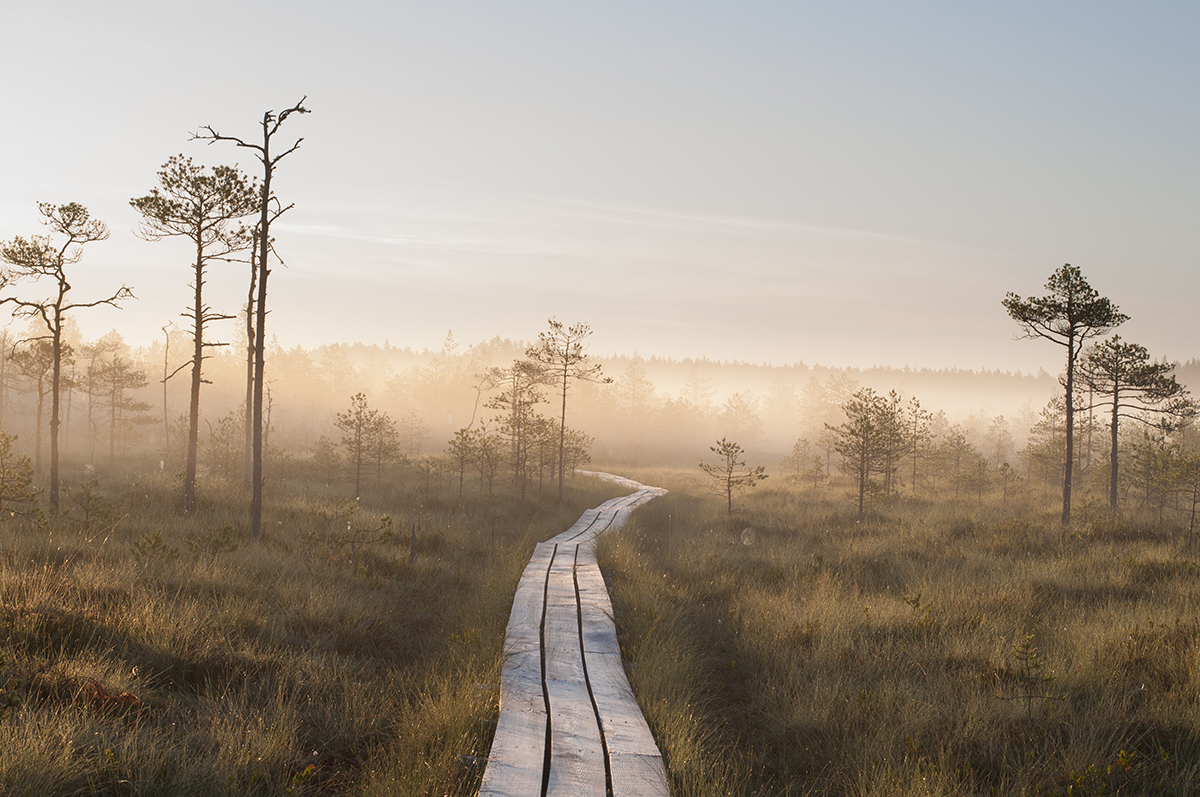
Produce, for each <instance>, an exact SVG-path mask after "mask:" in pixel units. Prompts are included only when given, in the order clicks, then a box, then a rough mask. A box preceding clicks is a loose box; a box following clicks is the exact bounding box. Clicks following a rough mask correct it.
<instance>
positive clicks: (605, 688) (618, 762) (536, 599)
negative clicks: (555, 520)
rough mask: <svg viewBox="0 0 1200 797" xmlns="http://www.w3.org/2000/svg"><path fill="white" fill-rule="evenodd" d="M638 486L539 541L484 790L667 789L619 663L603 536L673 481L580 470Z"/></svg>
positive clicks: (578, 793)
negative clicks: (598, 549)
mask: <svg viewBox="0 0 1200 797" xmlns="http://www.w3.org/2000/svg"><path fill="white" fill-rule="evenodd" d="M580 473H586V474H588V475H592V476H599V477H600V478H605V479H609V480H612V481H616V482H618V483H621V484H624V485H625V486H627V487H629V488H630V489H631V490H634V492H633V493H632V494H631V495H627V496H625V497H623V498H614V499H612V500H611V501H606V502H605V503H604V504H602V505H601V506H599V507H597V508H596V509H589V510H588V511H586V512H584V513H583V516H582V517H580V518H579V520H578V521H576V523H575V525H573V526H571V528H569V529H567V530H566V531H564V532H563V533H562V534H559V535H558V536H557V537H554V538H553V539H551V540H547V541H546V542H543V543H540V544H539V545H538V546H537V549H536V550H535V551H534V554H533V558H532V559H530V561H529V565H528V566H527V567H526V568H525V572H524V573H523V574H522V576H521V582H520V584H519V586H518V587H517V594H516V597H515V598H514V600H513V609H512V615H511V616H510V617H509V621H508V629H507V631H506V632H505V639H504V666H503V669H502V671H501V676H500V719H499V721H498V722H497V724H496V738H495V741H493V742H492V751H491V754H490V755H489V757H488V763H487V769H485V770H484V773H483V785H482V786H481V787H480V789H479V794H480V796H481V797H539V795H540V796H541V797H550V796H552V795H559V796H561V797H588V796H590V795H595V797H605V795H606V794H611V795H613V796H614V797H624V796H625V795H662V797H667V795H668V791H667V775H666V770H665V769H664V768H663V760H662V754H661V753H660V752H659V750H658V747H657V746H656V745H655V743H654V737H653V736H651V734H650V728H649V726H648V725H647V724H646V720H645V718H644V717H643V716H642V712H641V710H640V709H639V708H638V705H637V701H635V700H634V697H633V692H632V690H631V689H630V688H629V680H628V679H627V678H626V677H625V669H624V666H623V665H622V662H621V648H620V646H619V645H618V644H617V632H616V627H615V626H614V625H613V620H612V603H611V601H610V600H609V597H608V590H607V589H606V588H605V586H604V579H603V578H602V577H601V575H600V568H599V567H598V566H597V564H596V555H595V539H596V537H597V535H599V534H601V533H603V532H605V531H607V530H608V529H610V528H618V527H620V526H621V525H623V524H624V523H625V521H626V520H627V519H628V517H629V513H630V512H631V511H632V510H633V508H634V507H636V506H638V505H639V504H643V503H645V502H646V501H649V500H651V499H652V498H655V497H657V496H659V495H662V494H663V493H664V492H666V491H665V490H661V489H659V488H657V487H646V486H645V485H642V484H638V483H637V482H634V481H631V480H629V479H623V478H621V477H619V476H611V475H609V474H602V473H592V472H590V471H580Z"/></svg>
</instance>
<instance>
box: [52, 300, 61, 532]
mask: <svg viewBox="0 0 1200 797" xmlns="http://www.w3.org/2000/svg"><path fill="white" fill-rule="evenodd" d="M62 293H63V292H62V289H61V288H60V289H59V303H60V304H61V303H62ZM53 341H54V375H53V379H52V381H51V382H50V511H51V513H53V514H56V515H57V514H58V424H59V417H58V413H59V391H58V386H59V379H60V378H61V377H62V315H61V313H60V311H59V310H58V308H57V307H55V308H54V335H53Z"/></svg>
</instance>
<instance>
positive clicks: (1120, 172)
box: [0, 0, 1200, 370]
mask: <svg viewBox="0 0 1200 797" xmlns="http://www.w3.org/2000/svg"><path fill="white" fill-rule="evenodd" d="M0 26H2V27H3V29H4V30H5V31H7V32H8V35H6V36H5V43H4V45H3V47H0V74H3V75H4V78H3V86H4V90H5V91H4V94H5V105H4V108H5V112H4V120H3V123H2V124H0V237H3V238H5V239H7V238H11V237H12V236H14V235H18V234H20V235H27V234H30V233H33V232H36V231H37V221H36V214H35V209H34V203H35V202H36V201H38V200H45V201H53V202H66V201H79V202H83V203H85V204H87V205H88V206H89V207H90V208H91V209H92V210H93V212H94V214H95V215H97V216H99V217H100V218H103V219H104V220H106V221H107V222H108V223H109V225H110V226H111V227H112V231H113V235H112V238H111V240H109V241H107V242H104V243H101V244H96V245H94V246H93V247H92V249H91V250H90V251H89V252H88V253H87V255H86V257H85V260H84V262H83V263H82V264H81V265H80V267H79V268H80V269H81V271H80V272H79V278H78V279H77V280H76V281H75V284H76V286H77V289H78V290H79V291H80V295H81V296H83V295H84V292H85V291H90V290H93V289H92V288H91V287H90V286H92V285H98V286H100V287H98V288H96V289H95V290H100V289H103V288H104V287H106V286H108V285H111V284H113V283H114V282H117V281H120V280H122V279H124V280H125V281H126V282H127V283H128V284H130V285H131V286H132V287H133V288H134V289H135V291H136V293H137V294H138V295H139V296H140V297H141V299H140V301H138V302H136V303H132V304H131V305H130V306H129V307H128V308H127V309H126V310H124V311H123V312H122V313H120V314H116V313H107V312H95V313H92V314H90V315H89V316H83V315H81V316H80V318H79V320H80V323H81V325H82V326H83V328H84V330H85V332H87V333H88V334H91V335H95V334H100V333H102V332H104V331H106V330H107V329H108V328H111V327H113V326H117V327H118V328H119V329H120V330H121V331H122V333H123V334H125V335H126V337H127V338H128V339H130V340H131V341H133V342H145V341H148V340H150V339H152V338H153V337H155V336H156V335H158V334H160V333H159V328H160V327H161V326H162V325H163V324H164V323H166V322H167V321H169V320H172V319H173V318H175V319H177V313H178V312H179V311H180V310H182V309H183V307H184V305H185V303H186V302H187V300H188V290H189V289H188V287H187V281H188V273H187V265H186V264H187V262H188V253H187V251H186V246H185V245H184V244H182V243H159V244H149V243H145V242H142V241H139V240H137V239H136V238H135V237H134V236H133V235H132V233H131V230H132V229H133V227H134V226H135V225H136V222H137V217H136V215H135V214H134V212H133V211H132V209H130V208H129V207H128V205H127V202H128V199H129V198H130V197H132V196H136V195H141V194H143V193H145V192H146V191H147V190H148V189H149V188H150V187H151V186H152V185H153V183H154V178H155V172H156V170H157V169H158V168H159V166H160V165H161V164H162V163H163V161H165V160H166V158H167V157H168V156H169V155H172V154H174V153H177V152H183V153H186V154H189V155H192V156H193V157H195V158H196V159H197V160H200V161H202V162H205V163H210V164H215V163H223V162H231V161H235V160H237V159H238V158H239V157H241V156H240V155H239V153H237V152H236V151H235V150H234V149H232V148H229V147H221V146H212V147H205V146H203V145H201V144H198V143H189V142H188V140H187V139H188V134H189V132H191V131H193V130H195V129H197V128H198V127H199V126H200V125H203V124H212V125H213V126H214V127H217V128H218V129H220V130H221V131H222V132H226V133H231V134H237V135H243V136H247V137H249V136H252V135H254V134H255V132H256V125H257V121H258V120H259V119H260V118H261V115H262V113H263V111H265V110H266V109H268V108H274V109H279V108H283V107H286V106H287V105H290V104H291V103H293V102H295V101H296V100H298V99H299V98H300V96H302V95H304V94H307V95H308V97H309V99H308V103H307V104H308V106H309V107H310V108H311V109H312V111H313V113H312V114H311V115H309V116H305V117H300V118H296V119H295V121H292V122H289V123H288V125H287V126H286V127H285V129H284V132H285V133H288V134H292V135H297V136H300V135H302V136H304V137H305V142H304V144H303V146H302V148H301V149H300V150H299V151H298V152H297V153H295V154H294V155H292V156H291V157H290V158H289V159H288V160H286V161H285V162H284V163H283V165H282V166H281V171H280V173H279V179H278V183H277V188H278V193H279V195H280V196H281V197H282V198H283V199H284V200H285V201H287V202H295V203H296V209H295V210H294V211H292V212H291V213H290V214H288V216H287V217H285V220H286V224H282V225H281V226H280V227H279V228H278V230H277V239H278V247H279V249H280V251H281V252H282V253H283V254H284V256H285V257H286V259H287V261H288V268H287V269H286V270H285V269H278V270H277V271H276V272H275V274H274V275H273V277H272V287H273V290H272V300H271V301H272V307H271V309H272V318H271V326H272V331H273V332H274V333H275V334H277V335H278V337H279V339H280V341H281V342H282V343H284V344H285V345H294V344H300V345H304V346H306V347H309V346H315V345H319V344H320V343H323V342H333V341H354V340H362V341H366V342H372V341H376V342H382V341H383V340H385V339H388V340H390V341H391V342H392V343H393V344H396V345H411V346H413V347H415V348H421V347H425V346H429V347H430V348H437V347H438V346H439V345H440V343H441V341H442V339H443V338H444V336H445V333H446V330H447V329H453V330H454V333H455V336H456V337H457V338H458V339H459V340H460V341H462V342H467V343H470V342H475V341H478V340H480V339H484V338H490V337H492V336H495V335H500V336H505V337H513V338H532V337H534V336H535V335H536V334H537V332H538V331H540V330H541V329H542V328H543V327H544V325H545V319H546V318H547V317H549V316H550V315H556V316H557V317H558V318H559V319H560V320H563V321H568V322H573V321H576V320H583V321H587V322H589V323H590V324H591V325H592V327H593V328H594V330H595V332H596V334H595V337H594V338H593V347H594V349H595V350H596V351H598V352H600V353H613V352H622V353H628V352H632V351H633V350H634V349H637V350H638V351H639V352H641V353H642V354H643V355H650V354H662V355H668V356H673V357H685V356H693V357H699V356H708V357H712V358H717V359H741V360H750V361H769V362H776V363H783V362H791V361H795V360H804V361H806V362H809V363H812V362H821V363H825V364H831V365H871V364H875V363H888V364H894V365H904V364H911V365H913V366H933V367H941V366H957V367H968V368H1006V369H1018V368H1019V369H1023V370H1036V369H1037V368H1038V367H1046V368H1047V369H1055V368H1057V367H1058V361H1059V352H1058V351H1056V350H1054V349H1055V347H1051V346H1048V345H1039V344H1035V343H1030V342H1014V341H1013V340H1012V338H1013V334H1014V332H1015V327H1014V325H1013V324H1012V322H1011V321H1009V320H1008V319H1007V317H1006V316H1005V315H1004V312H1003V309H1002V308H1001V306H1000V299H1001V298H1002V297H1003V294H1004V292H1005V291H1007V290H1014V291H1017V292H1018V293H1021V294H1022V295H1028V294H1034V293H1040V292H1041V289H1042V285H1043V283H1044V282H1045V279H1046V277H1047V276H1048V275H1049V274H1050V272H1051V271H1053V270H1054V269H1055V268H1056V267H1058V266H1059V265H1061V264H1062V263H1064V262H1072V263H1075V264H1077V265H1079V266H1080V267H1081V268H1082V269H1083V271H1084V273H1085V274H1086V275H1087V276H1088V277H1089V279H1091V281H1092V284H1093V285H1094V286H1095V287H1096V288H1097V289H1098V290H1100V291H1101V292H1102V293H1104V294H1106V295H1108V296H1109V297H1110V298H1112V299H1113V300H1114V301H1116V302H1117V303H1118V304H1119V305H1120V306H1121V308H1122V310H1124V311H1125V312H1127V313H1128V314H1130V315H1131V316H1133V321H1131V322H1130V323H1129V324H1127V325H1126V326H1125V327H1124V328H1123V329H1122V334H1123V337H1126V338H1127V339H1130V340H1136V341H1139V342H1142V343H1144V344H1145V345H1147V346H1148V347H1149V348H1150V349H1151V351H1152V352H1153V353H1154V354H1155V355H1160V356H1168V357H1171V358H1175V359H1186V358H1190V357H1194V356H1200V347H1197V345H1196V340H1197V333H1198V332H1200V321H1198V320H1197V316H1196V313H1195V309H1196V301H1195V297H1196V295H1197V289H1198V288H1200V277H1198V276H1197V268H1196V264H1197V259H1198V256H1200V241H1198V240H1197V230H1198V229H1200V225H1198V224H1197V219H1198V218H1200V199H1198V195H1197V186H1198V185H1200V182H1198V179H1200V149H1198V146H1197V143H1196V142H1197V141H1198V140H1200V135H1198V134H1200V124H1198V122H1200V107H1198V104H1197V88H1196V87H1197V86H1200V52H1198V50H1197V48H1196V47H1195V37H1196V34H1197V32H1200V6H1196V5H1195V4H1192V3H1153V2H1147V3H1138V4H1131V3H1103V2H1072V3H1044V2H1040V3H1033V2H1009V3H990V4H983V3H961V2H942V3H932V2H911V3H836V4H834V3H798V2H797V3H766V2H687V3H683V2H636V3H635V2H605V3H587V2H579V3H575V2H572V3H562V2H525V3H484V2H438V3H419V4H418V3H395V2H387V3H385V2H362V1H359V2H354V1H353V0H351V1H350V2H342V3H337V4H334V3H315V2H288V3H285V2H223V1H221V0H218V1H217V2H208V3H205V4H203V5H196V4H182V3H163V2H150V1H149V0H146V1H134V0H124V1H122V2H100V3H97V2H55V0H48V2H45V3H40V4H38V5H37V6H36V7H35V6H34V5H33V4H27V7H26V8H21V9H16V10H14V9H11V8H6V9H5V10H3V11H0ZM264 69H265V70H266V74H265V76H260V75H259V74H258V73H259V72H260V71H262V70H264ZM242 162H243V163H244V164H245V165H246V166H247V168H249V167H250V165H251V164H250V162H248V161H245V160H243V161H242ZM85 271H86V274H85V273H84V272H85ZM241 271H242V270H241V269H237V270H236V271H232V270H231V272H230V273H229V274H228V275H227V276H226V277H225V278H222V277H220V276H217V277H215V278H214V280H213V282H212V284H211V292H210V298H211V301H212V304H214V305H215V306H217V307H220V308H222V309H224V308H236V307H237V306H238V304H239V303H240V302H241V301H242V296H243V293H244V289H243V287H242V273H241ZM323 306H325V309H321V308H322V307H323ZM229 334H232V330H230V333H229Z"/></svg>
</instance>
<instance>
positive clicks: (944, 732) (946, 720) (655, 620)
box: [599, 471, 1200, 795]
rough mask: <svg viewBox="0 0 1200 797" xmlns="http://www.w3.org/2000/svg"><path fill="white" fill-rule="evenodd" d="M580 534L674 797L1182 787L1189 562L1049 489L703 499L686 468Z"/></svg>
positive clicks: (1192, 598)
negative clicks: (605, 532) (599, 527)
mask: <svg viewBox="0 0 1200 797" xmlns="http://www.w3.org/2000/svg"><path fill="white" fill-rule="evenodd" d="M631 475H633V476H634V477H635V478H639V479H641V480H642V481H647V483H650V484H656V485H658V486H663V487H667V488H668V489H670V490H671V491H672V492H671V493H669V494H668V495H667V496H665V497H663V498H661V499H659V500H656V501H654V502H652V503H651V504H648V505H647V506H645V507H644V508H642V509H640V510H639V511H638V513H637V514H636V515H635V517H634V519H633V522H632V523H631V524H630V525H629V526H627V527H626V528H625V529H624V530H622V531H621V532H619V533H618V534H616V535H613V536H610V537H607V538H604V539H602V541H601V543H600V548H599V555H600V559H601V564H602V565H603V566H605V567H606V568H609V570H610V577H611V579H612V582H613V583H612V591H613V598H614V607H615V612H616V618H617V625H618V632H619V633H620V634H622V635H623V638H624V642H623V646H624V649H625V654H626V657H627V659H628V660H629V661H630V662H631V668H630V675H631V681H632V683H633V686H634V690H635V692H636V694H637V695H638V699H639V702H640V703H641V705H642V707H643V711H644V712H645V714H646V716H647V719H648V720H649V722H650V724H651V727H652V729H653V731H654V732H655V734H656V736H657V738H658V740H659V743H660V746H661V748H662V750H663V753H664V756H665V758H666V762H667V766H668V771H669V775H670V779H671V785H672V793H673V794H675V795H718V794H719V795H749V794H762V795H767V794H815V795H884V794H887V795H897V794H899V795H943V794H956V795H957V794H998V795H1009V794H1013V795H1016V794H1064V795H1065V794H1115V793H1119V794H1196V793H1198V792H1197V788H1198V787H1197V785H1196V784H1197V783H1200V617H1198V612H1197V608H1198V606H1200V571H1198V567H1197V563H1196V561H1195V560H1194V559H1192V558H1190V557H1189V556H1188V555H1187V554H1186V552H1184V551H1181V550H1180V549H1179V547H1178V545H1177V543H1176V541H1175V540H1176V539H1177V535H1173V534H1172V533H1170V530H1167V529H1159V528H1156V527H1154V526H1153V525H1152V524H1148V523H1143V522H1141V521H1142V519H1141V518H1133V519H1126V520H1114V519H1111V518H1106V517H1104V516H1102V515H1099V514H1097V515H1095V516H1094V517H1093V518H1092V519H1091V521H1090V522H1089V523H1085V524H1081V525H1080V526H1078V527H1076V528H1074V529H1072V531H1071V533H1069V534H1066V535H1064V534H1063V533H1062V532H1061V530H1060V528H1059V527H1058V525H1057V523H1056V522H1054V521H1053V519H1052V518H1053V517H1054V512H1053V508H1052V507H1045V508H1040V507H1031V506H1016V505H987V504H984V505H982V506H980V505H976V504H975V503H974V502H971V503H964V504H961V505H955V504H945V503H943V504H937V505H935V504H931V503H925V502H916V501H908V502H897V503H895V504H893V505H891V506H884V507H882V508H881V509H880V510H879V511H878V512H877V513H876V514H874V515H872V516H869V517H868V518H866V519H864V520H863V521H861V522H860V521H858V519H857V518H856V517H855V515H854V514H853V508H852V507H850V506H849V505H848V504H846V503H841V502H838V501H836V500H831V499H828V498H814V497H811V494H805V493H792V492H789V491H787V490H765V489H764V490H759V491H756V492H753V493H750V494H748V495H747V496H745V497H743V498H741V499H740V501H741V504H740V506H741V510H740V512H739V513H738V514H737V515H736V516H735V517H734V518H733V519H732V520H731V519H729V518H728V517H727V516H726V514H725V511H724V509H725V508H724V506H723V504H720V503H718V502H717V500H715V499H713V498H712V497H709V496H706V495H705V493H704V485H703V484H701V483H700V482H699V481H698V478H699V476H698V475H693V474H691V473H686V472H675V473H672V472H662V471H660V472H657V473H651V472H647V473H642V474H631Z"/></svg>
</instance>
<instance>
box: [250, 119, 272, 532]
mask: <svg viewBox="0 0 1200 797" xmlns="http://www.w3.org/2000/svg"><path fill="white" fill-rule="evenodd" d="M264 129H265V126H264ZM270 146H271V139H270V137H269V136H264V137H263V164H264V169H263V186H262V197H263V200H262V216H261V219H260V221H259V240H258V304H257V306H256V307H255V308H254V322H255V324H254V401H253V406H254V409H253V412H252V415H251V421H252V423H251V426H252V427H253V429H254V435H253V439H252V446H253V451H252V462H251V468H250V482H251V490H252V491H253V492H252V495H251V498H250V538H251V539H254V540H257V539H258V538H259V535H260V534H261V533H262V505H263V427H262V413H263V377H264V373H265V368H266V346H265V345H264V344H265V342H266V337H267V334H266V333H267V275H268V274H270V273H271V271H270V269H268V268H267V258H268V256H269V255H270V245H271V244H270V242H271V230H270V226H271V222H270V204H269V201H270V198H271V171H272V165H271V152H270Z"/></svg>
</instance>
